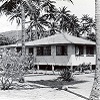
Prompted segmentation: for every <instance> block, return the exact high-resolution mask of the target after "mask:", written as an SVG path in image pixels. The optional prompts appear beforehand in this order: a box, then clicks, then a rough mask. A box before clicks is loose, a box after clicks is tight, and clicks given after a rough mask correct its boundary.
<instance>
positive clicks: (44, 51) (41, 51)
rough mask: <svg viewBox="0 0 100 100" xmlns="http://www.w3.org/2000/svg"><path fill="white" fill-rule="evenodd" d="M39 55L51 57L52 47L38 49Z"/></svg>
mask: <svg viewBox="0 0 100 100" xmlns="http://www.w3.org/2000/svg"><path fill="white" fill-rule="evenodd" d="M37 55H39V56H41V55H51V46H44V47H37Z"/></svg>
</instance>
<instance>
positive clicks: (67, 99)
mask: <svg viewBox="0 0 100 100" xmlns="http://www.w3.org/2000/svg"><path fill="white" fill-rule="evenodd" d="M57 77H58V75H39V76H38V75H27V76H26V77H25V80H26V82H25V83H24V88H22V89H19V90H6V91H2V90H1V91H0V100H87V99H88V97H89V94H90V91H91V88H92V84H93V77H94V74H82V75H75V76H74V79H75V81H72V82H62V81H59V80H56V79H57ZM63 86H64V87H66V86H67V87H68V90H67V91H65V90H62V87H63Z"/></svg>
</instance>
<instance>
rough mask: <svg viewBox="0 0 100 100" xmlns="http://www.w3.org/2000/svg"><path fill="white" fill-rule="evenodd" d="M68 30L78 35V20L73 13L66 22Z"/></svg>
mask: <svg viewBox="0 0 100 100" xmlns="http://www.w3.org/2000/svg"><path fill="white" fill-rule="evenodd" d="M68 32H70V33H71V35H74V36H79V34H80V25H79V20H78V18H77V16H75V15H70V20H69V22H68Z"/></svg>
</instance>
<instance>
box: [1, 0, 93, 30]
mask: <svg viewBox="0 0 100 100" xmlns="http://www.w3.org/2000/svg"><path fill="white" fill-rule="evenodd" d="M72 1H73V2H74V5H72V4H71V3H69V2H67V0H62V1H61V0H56V6H57V7H63V6H66V7H68V10H70V11H71V13H72V14H75V15H76V16H78V18H81V17H82V15H83V14H88V15H90V17H93V18H95V0H72ZM16 29H20V26H19V27H18V26H17V24H16V23H15V22H14V23H13V24H11V22H9V21H8V18H7V17H6V16H2V17H0V32H4V31H10V30H16Z"/></svg>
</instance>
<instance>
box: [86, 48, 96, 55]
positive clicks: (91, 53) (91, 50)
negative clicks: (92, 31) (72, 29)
mask: <svg viewBox="0 0 100 100" xmlns="http://www.w3.org/2000/svg"><path fill="white" fill-rule="evenodd" d="M86 55H87V56H93V55H94V47H93V46H86Z"/></svg>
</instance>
